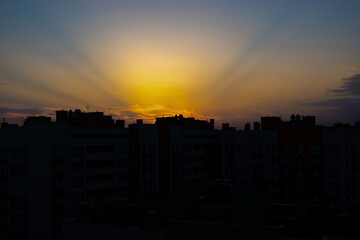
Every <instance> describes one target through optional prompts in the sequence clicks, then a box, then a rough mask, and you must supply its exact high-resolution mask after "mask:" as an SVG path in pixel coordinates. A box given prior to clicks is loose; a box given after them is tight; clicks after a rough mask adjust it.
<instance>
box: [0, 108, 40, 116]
mask: <svg viewBox="0 0 360 240" xmlns="http://www.w3.org/2000/svg"><path fill="white" fill-rule="evenodd" d="M42 112H43V111H41V110H40V109H37V108H22V109H16V108H6V107H0V114H8V113H17V114H30V115H34V114H41V113H42Z"/></svg>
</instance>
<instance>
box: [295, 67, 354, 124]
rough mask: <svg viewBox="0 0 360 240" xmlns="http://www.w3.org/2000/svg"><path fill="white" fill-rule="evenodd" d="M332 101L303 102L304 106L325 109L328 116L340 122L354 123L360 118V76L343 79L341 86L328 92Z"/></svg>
mask: <svg viewBox="0 0 360 240" xmlns="http://www.w3.org/2000/svg"><path fill="white" fill-rule="evenodd" d="M326 95H327V96H330V97H331V98H330V99H326V100H321V101H312V102H303V103H302V105H309V106H313V107H320V108H323V112H324V114H325V115H327V116H333V117H335V118H337V119H338V121H348V122H352V121H353V120H355V119H359V118H360V74H355V75H352V76H350V77H347V78H343V79H341V85H340V86H339V87H338V88H335V89H329V90H327V91H326Z"/></svg>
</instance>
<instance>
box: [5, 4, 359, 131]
mask: <svg viewBox="0 0 360 240" xmlns="http://www.w3.org/2000/svg"><path fill="white" fill-rule="evenodd" d="M324 4H325V3H324V2H323V1H312V2H300V1H275V2H272V3H270V1H241V2H240V1H226V2H224V3H223V2H219V1H198V2H197V3H193V2H192V1H185V2H181V3H180V2H177V3H169V2H163V1H155V2H153V3H152V4H150V3H147V2H145V1H144V2H142V1H135V2H133V1H120V2H116V3H114V2H111V1H105V3H103V2H98V1H86V2H85V1H84V2H82V1H78V2H76V3H73V2H71V1H68V2H64V3H50V2H49V3H48V2H41V3H40V2H37V1H35V2H34V3H31V4H30V3H28V2H22V3H19V2H17V3H15V2H13V1H3V2H2V3H1V8H0V9H1V10H0V15H1V17H0V23H1V25H0V34H1V38H0V51H1V56H0V103H1V104H0V108H1V111H0V117H6V118H17V117H18V116H21V114H22V112H26V114H27V113H28V112H27V111H20V110H21V109H23V110H24V109H37V110H38V112H34V114H39V112H41V113H42V114H50V111H49V109H56V108H60V109H61V108H67V109H68V108H81V109H83V110H86V106H89V111H96V110H97V111H104V112H106V113H108V114H113V115H114V116H115V117H118V118H124V119H128V120H129V121H135V119H136V118H144V119H148V120H149V121H150V120H151V119H152V120H151V121H153V120H154V118H155V117H157V116H162V115H171V114H180V113H183V114H186V115H188V116H191V115H193V116H195V115H196V116H198V117H200V118H210V117H211V118H216V119H217V120H219V121H231V122H232V123H234V124H235V125H236V126H242V124H243V123H244V122H247V121H252V120H256V119H258V118H259V117H260V116H263V115H281V116H283V117H285V118H288V116H290V114H291V113H294V112H295V113H300V114H314V115H317V116H318V119H319V120H320V122H323V123H328V122H335V121H338V120H339V119H342V118H343V119H345V120H346V121H354V120H355V119H356V118H360V115H356V114H355V113H357V114H358V112H360V111H354V109H353V110H351V111H349V109H348V108H349V104H346V101H344V100H339V99H349V98H352V99H355V102H356V103H358V102H359V97H360V94H358V95H357V92H356V93H354V92H346V91H343V92H342V93H343V95H339V94H338V93H337V92H336V91H332V90H333V89H341V88H342V86H343V84H344V80H343V79H346V78H351V77H353V76H356V75H357V74H359V69H360V48H359V42H360V30H359V29H360V27H359V23H360V16H359V14H358V10H359V9H360V2H359V1H346V2H341V1H328V2H326V6H325V5H324ZM351 79H354V80H352V81H356V84H355V85H356V86H359V85H358V84H357V83H358V81H360V79H357V78H351ZM354 106H355V108H356V109H355V110H359V107H358V106H359V105H358V104H355V105H354Z"/></svg>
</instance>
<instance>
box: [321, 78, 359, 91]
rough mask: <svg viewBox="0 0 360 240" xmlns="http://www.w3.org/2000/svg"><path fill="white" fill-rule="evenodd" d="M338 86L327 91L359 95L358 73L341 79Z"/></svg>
mask: <svg viewBox="0 0 360 240" xmlns="http://www.w3.org/2000/svg"><path fill="white" fill-rule="evenodd" d="M341 81H342V84H341V86H340V87H339V88H336V89H329V90H328V91H327V93H329V94H335V95H340V96H360V74H355V75H353V76H351V77H348V78H343V79H341Z"/></svg>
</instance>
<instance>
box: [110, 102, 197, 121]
mask: <svg viewBox="0 0 360 240" xmlns="http://www.w3.org/2000/svg"><path fill="white" fill-rule="evenodd" d="M111 114H112V115H113V116H116V117H119V118H123V119H127V120H136V119H144V120H149V121H154V120H155V119H156V118H157V117H162V116H164V117H167V116H175V115H179V114H183V115H184V116H185V117H190V116H193V117H199V116H201V115H200V114H198V113H195V112H191V111H189V110H186V109H170V108H167V107H165V106H163V105H160V104H155V105H140V104H135V105H131V106H127V107H113V108H112V109H111Z"/></svg>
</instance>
